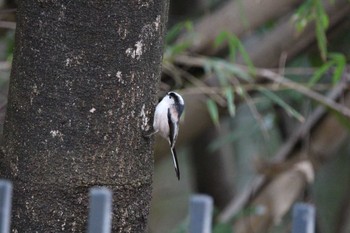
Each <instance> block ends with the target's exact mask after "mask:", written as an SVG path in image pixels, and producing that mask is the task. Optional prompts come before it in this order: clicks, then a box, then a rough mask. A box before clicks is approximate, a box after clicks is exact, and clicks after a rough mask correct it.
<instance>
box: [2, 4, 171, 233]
mask: <svg viewBox="0 0 350 233" xmlns="http://www.w3.org/2000/svg"><path fill="white" fill-rule="evenodd" d="M167 8H168V2H167V1H161V0H156V1H147V0H145V1H127V0H125V1H116V0H112V1H97V0H87V1H82V0H79V1H50V0H37V1H27V0H22V1H18V11H17V17H18V18H17V29H16V40H15V54H14V61H13V69H12V74H11V81H10V90H9V104H8V109H7V116H6V121H5V126H4V145H3V148H2V152H3V155H2V157H3V158H1V167H0V172H1V176H2V177H6V178H8V179H10V180H12V181H13V182H14V197H13V220H12V223H13V224H12V225H13V232H84V231H85V230H86V229H85V228H86V226H87V222H86V220H87V211H88V209H87V195H88V189H89V188H90V187H91V186H95V185H103V186H107V187H109V188H111V189H112V191H113V193H114V195H113V203H114V207H113V213H114V215H113V220H112V221H113V232H144V231H145V229H146V224H147V217H148V212H149V205H150V200H151V191H152V188H151V184H152V171H153V158H152V146H153V142H152V141H150V140H147V139H145V138H144V137H142V135H143V134H144V131H147V130H149V129H150V127H149V125H151V118H152V114H153V110H154V106H155V100H156V98H155V96H156V92H157V87H158V80H159V76H160V68H161V58H162V39H163V32H164V25H165V22H166V20H167Z"/></svg>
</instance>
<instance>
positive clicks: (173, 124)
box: [168, 108, 180, 180]
mask: <svg viewBox="0 0 350 233" xmlns="http://www.w3.org/2000/svg"><path fill="white" fill-rule="evenodd" d="M170 111H171V110H170V108H169V109H168V124H169V144H170V150H171V155H172V156H173V162H174V167H175V172H176V176H177V179H178V180H180V168H179V163H178V161H177V155H176V150H175V142H176V136H177V132H176V131H177V128H178V127H176V124H178V123H177V122H176V121H174V119H171V112H170Z"/></svg>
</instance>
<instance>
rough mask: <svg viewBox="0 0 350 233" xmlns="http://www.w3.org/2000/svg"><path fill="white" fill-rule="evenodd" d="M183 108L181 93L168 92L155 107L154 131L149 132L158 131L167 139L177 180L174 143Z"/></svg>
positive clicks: (178, 176)
mask: <svg viewBox="0 0 350 233" xmlns="http://www.w3.org/2000/svg"><path fill="white" fill-rule="evenodd" d="M184 108H185V103H184V100H183V98H182V97H181V95H179V94H178V93H176V92H173V91H171V92H168V93H167V94H166V96H164V98H163V99H162V100H161V101H160V102H159V103H158V105H157V107H156V110H155V112H154V120H153V129H154V132H153V133H152V134H151V135H153V134H155V133H159V134H160V135H161V136H162V137H163V138H165V139H167V140H168V142H169V145H170V150H171V154H172V156H173V162H174V166H175V172H176V176H177V179H178V180H180V169H179V164H178V161H177V156H176V150H175V143H176V139H177V135H178V133H179V122H180V117H181V114H182V112H183V110H184ZM151 135H149V136H151Z"/></svg>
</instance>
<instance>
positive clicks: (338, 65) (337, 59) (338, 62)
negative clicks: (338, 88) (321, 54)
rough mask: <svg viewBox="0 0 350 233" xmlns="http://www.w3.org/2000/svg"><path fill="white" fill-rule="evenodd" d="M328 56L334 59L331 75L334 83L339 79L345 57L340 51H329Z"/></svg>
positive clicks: (344, 64)
mask: <svg viewBox="0 0 350 233" xmlns="http://www.w3.org/2000/svg"><path fill="white" fill-rule="evenodd" d="M329 57H330V58H331V59H332V60H333V61H334V64H335V68H334V73H333V76H332V82H333V84H336V83H338V82H339V80H340V79H341V77H342V75H343V72H344V69H345V66H346V58H345V56H344V55H343V54H340V53H331V54H329Z"/></svg>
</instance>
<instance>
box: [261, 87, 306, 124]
mask: <svg viewBox="0 0 350 233" xmlns="http://www.w3.org/2000/svg"><path fill="white" fill-rule="evenodd" d="M258 90H259V91H260V92H261V93H262V94H264V95H265V96H266V97H268V98H269V99H270V100H272V101H273V102H275V103H276V104H278V105H279V106H280V107H282V108H283V109H284V110H285V111H286V112H287V113H288V114H290V115H291V116H293V117H295V118H296V119H297V120H298V121H300V122H304V121H305V118H304V117H303V116H302V115H301V114H300V113H299V112H298V111H297V110H295V109H294V108H292V107H291V106H290V105H289V104H287V103H286V102H285V101H284V100H282V99H281V98H280V97H279V96H278V95H276V94H274V93H273V92H271V91H269V90H267V89H266V88H262V87H259V88H258Z"/></svg>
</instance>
